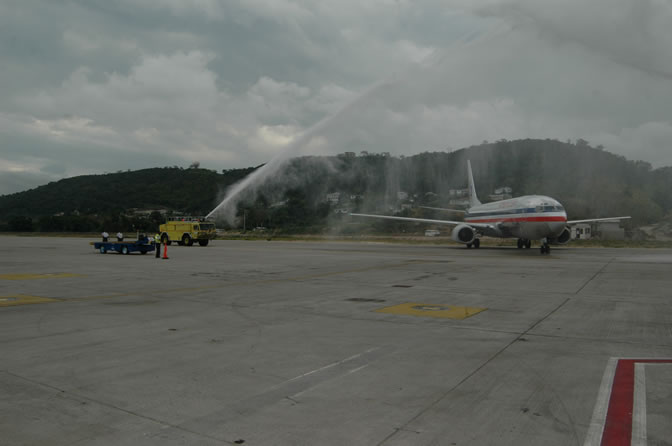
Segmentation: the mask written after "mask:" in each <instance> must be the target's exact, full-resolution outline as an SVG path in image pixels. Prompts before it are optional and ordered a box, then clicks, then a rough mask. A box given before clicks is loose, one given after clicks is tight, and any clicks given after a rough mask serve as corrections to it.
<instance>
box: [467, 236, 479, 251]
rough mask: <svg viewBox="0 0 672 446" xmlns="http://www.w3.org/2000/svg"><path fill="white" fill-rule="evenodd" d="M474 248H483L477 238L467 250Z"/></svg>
mask: <svg viewBox="0 0 672 446" xmlns="http://www.w3.org/2000/svg"><path fill="white" fill-rule="evenodd" d="M472 246H473V247H474V248H476V249H478V248H480V247H481V241H480V240H479V239H477V238H475V239H474V241H473V242H471V243H467V249H471V247H472Z"/></svg>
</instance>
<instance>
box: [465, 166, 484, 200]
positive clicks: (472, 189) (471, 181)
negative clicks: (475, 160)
mask: <svg viewBox="0 0 672 446" xmlns="http://www.w3.org/2000/svg"><path fill="white" fill-rule="evenodd" d="M467 174H468V176H469V207H474V206H478V205H479V204H481V202H480V201H478V197H477V196H476V186H474V176H473V175H472V173H471V161H469V160H467Z"/></svg>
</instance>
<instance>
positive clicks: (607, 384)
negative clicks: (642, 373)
mask: <svg viewBox="0 0 672 446" xmlns="http://www.w3.org/2000/svg"><path fill="white" fill-rule="evenodd" d="M616 364H618V358H609V361H608V362H607V367H606V368H605V369H604V375H602V384H600V391H599V392H598V394H597V401H595V408H594V409H593V417H592V418H591V420H590V426H589V427H588V434H587V435H586V440H585V441H584V442H583V446H600V444H601V443H602V432H603V431H604V422H605V420H606V419H607V408H608V407H609V398H610V396H611V386H612V384H613V382H614V374H615V373H616Z"/></svg>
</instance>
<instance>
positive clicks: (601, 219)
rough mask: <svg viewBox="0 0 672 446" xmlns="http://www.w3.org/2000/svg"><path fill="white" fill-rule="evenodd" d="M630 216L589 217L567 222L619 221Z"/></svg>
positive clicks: (569, 223) (570, 223)
mask: <svg viewBox="0 0 672 446" xmlns="http://www.w3.org/2000/svg"><path fill="white" fill-rule="evenodd" d="M628 218H632V217H630V216H627V217H606V218H589V219H587V220H567V224H568V225H573V224H576V223H592V222H594V221H617V220H627V219H628Z"/></svg>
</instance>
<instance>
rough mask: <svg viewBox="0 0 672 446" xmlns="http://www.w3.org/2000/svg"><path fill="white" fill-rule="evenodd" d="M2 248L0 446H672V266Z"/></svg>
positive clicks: (307, 252)
mask: <svg viewBox="0 0 672 446" xmlns="http://www.w3.org/2000/svg"><path fill="white" fill-rule="evenodd" d="M89 241H92V240H91V239H83V238H48V237H11V236H3V237H0V444H2V445H50V446H56V445H222V444H224V445H229V444H231V445H233V444H245V445H386V446H392V445H517V446H518V445H544V446H551V445H598V444H647V442H648V444H652V445H653V444H655V445H670V444H672V422H671V420H672V403H670V401H671V398H670V397H672V298H671V293H672V250H669V249H607V248H576V247H572V246H571V245H568V246H567V247H562V248H554V249H553V251H552V253H551V254H550V255H544V256H542V255H540V254H539V251H538V249H531V250H525V249H523V250H519V249H516V248H515V247H513V246H512V247H510V248H509V247H482V248H480V249H478V250H476V249H471V250H468V249H465V248H462V247H457V246H452V245H449V246H440V245H421V244H414V245H413V244H408V245H406V244H385V243H361V242H360V243H354V242H279V241H223V240H217V241H214V242H212V243H211V244H210V245H209V246H207V247H200V246H192V247H182V246H175V245H172V246H170V247H169V248H168V256H169V259H167V260H166V259H155V258H154V256H153V254H152V253H149V254H148V255H140V254H137V253H136V254H130V255H122V254H116V253H107V254H100V253H98V252H97V251H95V250H94V249H93V248H92V247H91V246H90V245H89V243H88V242H89Z"/></svg>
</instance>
